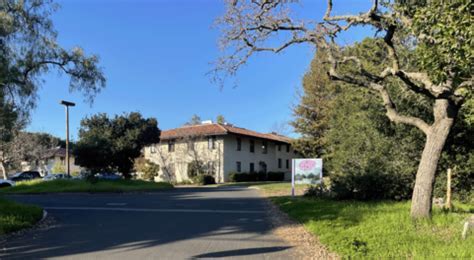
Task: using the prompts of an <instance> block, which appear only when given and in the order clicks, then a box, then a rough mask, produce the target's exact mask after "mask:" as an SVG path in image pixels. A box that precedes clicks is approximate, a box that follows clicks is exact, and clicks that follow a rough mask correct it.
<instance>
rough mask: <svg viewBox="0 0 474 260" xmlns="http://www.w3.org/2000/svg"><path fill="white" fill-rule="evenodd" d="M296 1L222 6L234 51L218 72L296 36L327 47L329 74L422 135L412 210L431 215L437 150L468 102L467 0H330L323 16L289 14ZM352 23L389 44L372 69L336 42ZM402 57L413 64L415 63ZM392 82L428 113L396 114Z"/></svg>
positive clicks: (234, 0)
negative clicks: (346, 9) (351, 3)
mask: <svg viewBox="0 0 474 260" xmlns="http://www.w3.org/2000/svg"><path fill="white" fill-rule="evenodd" d="M295 2H297V1H286V0H246V1H245V0H240V1H239V0H229V1H227V9H226V13H225V15H224V16H223V17H221V19H220V20H219V21H220V22H221V25H222V30H223V37H222V46H223V47H224V48H227V49H230V50H231V52H230V54H229V55H224V57H222V59H220V60H219V61H218V63H217V65H216V69H215V71H216V72H217V73H221V72H224V75H229V74H230V75H235V73H236V72H237V70H238V69H239V68H240V67H241V66H242V65H244V64H245V63H246V62H247V61H248V59H249V58H250V57H251V56H252V55H253V54H255V53H257V52H262V51H268V52H275V53H279V52H281V51H283V50H285V49H286V48H288V47H290V46H293V45H297V44H301V43H309V44H312V45H314V46H316V47H317V48H319V49H324V50H326V51H327V53H328V57H327V62H328V63H329V64H330V69H329V76H330V78H331V80H335V81H341V82H345V83H348V84H351V85H353V86H354V87H360V88H366V89H368V90H369V91H371V93H373V94H374V95H378V96H379V97H380V98H381V101H382V104H383V106H384V107H385V110H386V115H387V117H388V118H389V119H390V120H391V121H392V122H395V123H400V124H406V125H411V126H414V127H416V128H418V129H419V130H420V131H421V132H423V133H424V134H425V136H426V142H425V147H424V149H423V152H422V155H421V160H420V163H419V166H418V171H417V174H416V181H415V187H414V191H413V196H412V207H411V216H412V217H414V218H426V217H430V215H431V203H432V191H433V182H434V178H435V173H436V169H437V166H438V161H439V159H440V156H441V152H442V150H443V147H444V145H445V142H446V139H447V137H448V135H449V133H450V131H451V128H452V127H453V125H454V121H455V120H456V117H457V114H458V111H459V110H460V109H461V107H462V106H463V105H464V104H472V101H471V100H472V93H473V84H474V83H473V81H474V80H473V76H472V64H473V61H474V50H473V48H472V45H473V39H474V30H473V25H472V24H473V23H472V19H471V13H472V2H471V1H453V2H448V1H417V2H416V3H411V1H409V2H410V3H406V1H395V2H390V1H383V2H379V1H377V0H374V1H373V4H372V6H371V8H370V9H369V10H368V11H367V12H365V13H360V14H349V15H332V11H333V1H332V0H328V1H327V6H326V12H325V14H324V17H322V20H320V19H319V18H317V17H315V18H314V19H312V20H304V19H298V18H297V17H296V16H293V15H292V13H291V5H292V4H294V3H295ZM357 26H369V27H372V28H373V29H374V30H375V31H376V32H377V34H376V35H375V36H374V38H379V39H381V42H382V44H383V47H384V48H385V50H386V53H387V58H386V59H385V60H383V61H378V63H377V66H378V68H376V69H375V70H374V69H371V66H373V64H367V63H366V62H363V61H362V60H361V57H360V56H347V55H345V53H344V47H345V46H341V45H340V44H338V43H337V41H336V39H337V38H338V36H339V35H340V34H341V33H343V32H346V31H350V30H351V29H353V28H354V27H357ZM285 35H286V36H287V37H286V38H285V37H284V36H285ZM275 43H277V44H276V45H272V44H275ZM405 50H412V51H413V52H414V55H413V56H408V58H411V59H413V60H410V61H409V62H402V61H401V60H400V59H401V57H402V55H399V54H400V52H403V51H405ZM363 55H364V54H361V56H363ZM403 57H407V56H403ZM404 64H417V65H418V66H416V69H414V68H411V67H405V66H403V65H404ZM347 66H350V67H351V68H353V70H351V71H350V73H347V72H346V70H344V69H343V70H341V68H347ZM221 75H222V74H221ZM392 81H397V82H399V86H400V87H401V88H404V89H406V90H408V91H411V92H413V93H416V94H417V95H420V96H423V97H426V98H428V99H429V100H430V101H431V102H432V120H431V121H426V120H423V119H422V118H420V117H419V116H417V115H406V114H402V113H399V111H398V110H397V108H396V106H395V103H394V102H393V100H392V96H391V95H390V92H389V91H388V89H387V83H388V82H392ZM467 101H468V102H467Z"/></svg>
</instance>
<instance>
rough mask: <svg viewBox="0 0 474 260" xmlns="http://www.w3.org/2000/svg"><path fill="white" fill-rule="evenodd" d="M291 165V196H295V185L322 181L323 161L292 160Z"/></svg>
mask: <svg viewBox="0 0 474 260" xmlns="http://www.w3.org/2000/svg"><path fill="white" fill-rule="evenodd" d="M291 164H292V165H291V166H292V167H291V196H295V184H320V183H321V182H322V181H323V159H316V158H313V159H292V160H291Z"/></svg>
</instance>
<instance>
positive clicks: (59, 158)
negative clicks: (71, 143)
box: [21, 147, 81, 175]
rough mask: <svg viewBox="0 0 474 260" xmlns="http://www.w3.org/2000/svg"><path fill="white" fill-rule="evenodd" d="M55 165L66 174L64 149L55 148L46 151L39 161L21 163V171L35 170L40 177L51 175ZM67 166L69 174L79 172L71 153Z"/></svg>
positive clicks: (79, 169)
mask: <svg viewBox="0 0 474 260" xmlns="http://www.w3.org/2000/svg"><path fill="white" fill-rule="evenodd" d="M55 165H58V166H60V168H64V172H66V168H67V167H66V149H64V148H61V147H56V148H53V149H50V150H48V151H47V152H46V153H45V155H44V156H43V159H42V160H41V161H36V162H22V163H21V168H22V169H21V170H22V171H30V170H36V171H39V172H40V173H41V175H46V174H51V173H52V172H53V168H54V166H55ZM69 165H70V169H71V173H79V172H81V167H80V166H79V165H76V162H75V158H74V155H73V154H72V153H69Z"/></svg>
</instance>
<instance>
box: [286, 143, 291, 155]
mask: <svg viewBox="0 0 474 260" xmlns="http://www.w3.org/2000/svg"><path fill="white" fill-rule="evenodd" d="M286 152H287V153H289V152H290V145H289V144H287V145H286Z"/></svg>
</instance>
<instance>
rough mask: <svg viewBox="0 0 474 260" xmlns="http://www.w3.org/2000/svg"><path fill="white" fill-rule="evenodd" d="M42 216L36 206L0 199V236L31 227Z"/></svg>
mask: <svg viewBox="0 0 474 260" xmlns="http://www.w3.org/2000/svg"><path fill="white" fill-rule="evenodd" d="M42 216H43V210H42V209H41V208H39V207H37V206H32V205H25V204H18V203H15V202H12V201H8V200H5V199H3V198H0V235H3V234H6V233H10V232H14V231H17V230H20V229H23V228H28V227H31V226H33V225H34V224H35V223H36V222H38V221H39V220H40V219H41V217H42Z"/></svg>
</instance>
